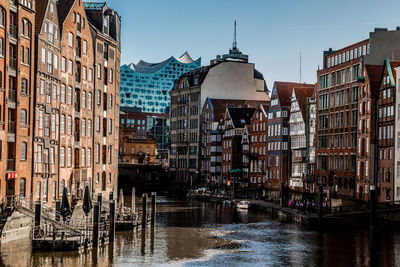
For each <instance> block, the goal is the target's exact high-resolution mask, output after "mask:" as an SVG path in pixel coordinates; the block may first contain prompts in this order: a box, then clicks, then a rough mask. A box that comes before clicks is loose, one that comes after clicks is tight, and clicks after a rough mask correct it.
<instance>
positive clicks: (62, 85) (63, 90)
mask: <svg viewBox="0 0 400 267" xmlns="http://www.w3.org/2000/svg"><path fill="white" fill-rule="evenodd" d="M61 103H65V84H61Z"/></svg>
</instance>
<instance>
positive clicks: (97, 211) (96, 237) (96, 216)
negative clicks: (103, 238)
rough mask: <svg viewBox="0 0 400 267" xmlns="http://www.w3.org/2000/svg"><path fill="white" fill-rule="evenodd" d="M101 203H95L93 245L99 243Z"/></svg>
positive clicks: (95, 245)
mask: <svg viewBox="0 0 400 267" xmlns="http://www.w3.org/2000/svg"><path fill="white" fill-rule="evenodd" d="M99 215H100V205H99V203H94V206H93V237H92V238H93V240H92V244H93V247H97V246H98V245H99V221H100V220H99V219H100V216H99Z"/></svg>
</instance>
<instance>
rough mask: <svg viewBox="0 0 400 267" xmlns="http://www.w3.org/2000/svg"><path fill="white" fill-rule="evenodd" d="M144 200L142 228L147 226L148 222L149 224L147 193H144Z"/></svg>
mask: <svg viewBox="0 0 400 267" xmlns="http://www.w3.org/2000/svg"><path fill="white" fill-rule="evenodd" d="M142 201H143V206H142V228H146V224H147V194H146V193H144V194H142Z"/></svg>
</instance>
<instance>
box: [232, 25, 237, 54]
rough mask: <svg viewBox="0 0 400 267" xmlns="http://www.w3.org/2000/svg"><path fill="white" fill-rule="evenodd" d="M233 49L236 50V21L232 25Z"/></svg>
mask: <svg viewBox="0 0 400 267" xmlns="http://www.w3.org/2000/svg"><path fill="white" fill-rule="evenodd" d="M232 46H233V49H236V48H237V42H236V20H235V23H234V30H233V45H232Z"/></svg>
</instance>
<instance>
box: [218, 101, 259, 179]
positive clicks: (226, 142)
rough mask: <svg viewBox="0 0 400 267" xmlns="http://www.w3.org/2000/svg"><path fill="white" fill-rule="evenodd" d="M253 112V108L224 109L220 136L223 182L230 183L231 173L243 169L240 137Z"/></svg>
mask: <svg viewBox="0 0 400 267" xmlns="http://www.w3.org/2000/svg"><path fill="white" fill-rule="evenodd" d="M255 111H256V109H255V108H230V107H228V108H226V112H225V116H224V133H223V135H222V179H223V180H224V181H225V180H226V181H230V182H232V178H233V177H232V175H231V171H232V170H237V169H243V162H242V159H243V158H242V135H243V131H244V129H245V127H246V125H250V122H251V118H252V116H253V114H254V112H255ZM242 173H244V172H242ZM244 175H246V174H245V173H244ZM246 176H247V175H246ZM242 178H244V177H242ZM246 178H248V177H246Z"/></svg>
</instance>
